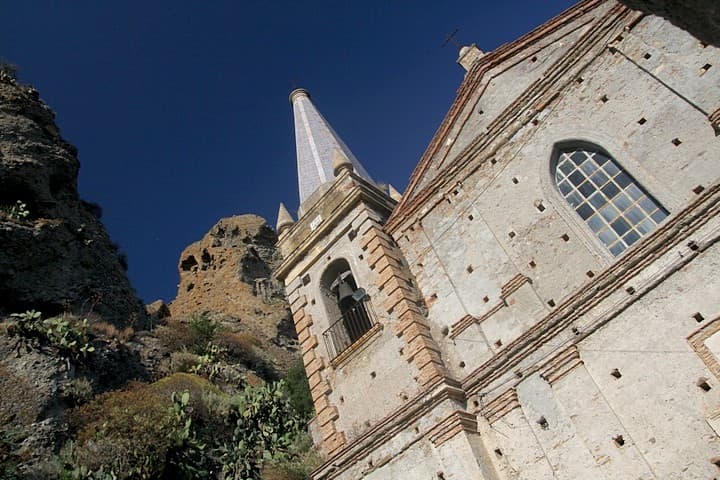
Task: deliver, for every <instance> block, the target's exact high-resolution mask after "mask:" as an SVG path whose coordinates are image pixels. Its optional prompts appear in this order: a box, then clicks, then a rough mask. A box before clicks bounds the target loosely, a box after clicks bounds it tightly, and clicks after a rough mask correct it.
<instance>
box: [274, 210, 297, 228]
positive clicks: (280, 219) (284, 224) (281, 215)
mask: <svg viewBox="0 0 720 480" xmlns="http://www.w3.org/2000/svg"><path fill="white" fill-rule="evenodd" d="M294 223H295V221H294V220H293V219H292V216H290V212H288V210H287V208H285V204H284V203H280V208H279V209H278V216H277V225H276V227H275V229H276V230H277V232H278V235H281V234H282V233H283V232H284V231H285V230H287V229H288V228H290V227H292V226H293V224H294Z"/></svg>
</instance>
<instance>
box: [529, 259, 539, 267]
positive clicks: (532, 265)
mask: <svg viewBox="0 0 720 480" xmlns="http://www.w3.org/2000/svg"><path fill="white" fill-rule="evenodd" d="M528 266H529V267H530V268H535V267H536V266H537V265H536V264H535V260H530V262H529V263H528Z"/></svg>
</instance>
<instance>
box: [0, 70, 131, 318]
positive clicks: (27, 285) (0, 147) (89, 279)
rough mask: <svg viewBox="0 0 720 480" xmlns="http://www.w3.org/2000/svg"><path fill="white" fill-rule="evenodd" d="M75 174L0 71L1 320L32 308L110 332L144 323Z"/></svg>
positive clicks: (34, 103)
mask: <svg viewBox="0 0 720 480" xmlns="http://www.w3.org/2000/svg"><path fill="white" fill-rule="evenodd" d="M79 167H80V164H79V162H78V160H77V151H76V149H75V147H73V146H72V145H70V144H69V143H67V142H66V141H65V140H63V139H62V137H61V136H60V134H59V131H58V128H57V126H56V125H55V122H54V113H53V112H52V111H51V110H50V108H48V107H47V105H45V104H44V103H43V102H42V101H41V100H40V98H39V95H38V92H37V91H36V90H34V89H33V88H31V87H27V86H22V85H19V84H18V83H17V82H16V81H15V80H14V78H13V77H12V75H10V74H8V73H7V72H5V71H0V245H2V250H1V251H0V317H2V316H3V314H9V313H12V312H20V311H24V310H27V309H36V310H41V311H42V312H43V314H45V315H55V314H59V313H61V312H63V311H69V312H73V313H77V314H79V315H86V314H87V313H88V312H89V311H91V310H92V311H93V312H95V313H97V314H99V315H101V316H102V317H103V319H104V320H105V321H107V322H111V323H113V324H115V325H117V326H125V325H128V324H131V323H136V322H141V321H142V320H143V319H144V310H143V308H142V305H141V304H140V302H139V301H138V299H137V297H136V295H135V292H134V290H133V288H132V287H131V286H130V283H129V282H128V279H127V276H126V275H125V271H124V268H123V263H124V258H122V256H121V255H119V254H118V251H117V246H115V245H114V244H113V243H112V242H111V241H110V239H109V238H108V235H107V233H106V231H105V229H104V227H103V225H102V224H101V223H100V221H99V217H100V214H101V211H100V208H99V207H98V206H96V205H92V204H89V203H86V202H84V201H82V200H81V199H80V198H79V196H78V192H77V174H78V169H79ZM13 209H14V210H13Z"/></svg>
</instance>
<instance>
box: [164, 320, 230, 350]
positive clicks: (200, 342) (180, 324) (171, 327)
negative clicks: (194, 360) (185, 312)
mask: <svg viewBox="0 0 720 480" xmlns="http://www.w3.org/2000/svg"><path fill="white" fill-rule="evenodd" d="M218 328H219V325H218V324H217V323H216V322H213V321H211V320H209V319H208V318H207V316H204V315H197V316H194V317H192V318H191V319H190V320H189V321H187V322H184V321H182V320H179V319H174V318H170V319H169V320H168V322H167V324H165V325H162V326H159V327H157V328H156V329H155V335H156V336H157V338H158V339H159V340H160V342H161V343H162V344H163V346H164V347H165V348H166V349H167V350H168V351H169V352H179V351H181V350H187V351H189V352H192V353H195V354H198V355H202V354H204V353H205V350H206V348H207V345H208V343H209V342H210V341H211V340H212V338H213V335H214V334H215V332H216V331H217V329H218Z"/></svg>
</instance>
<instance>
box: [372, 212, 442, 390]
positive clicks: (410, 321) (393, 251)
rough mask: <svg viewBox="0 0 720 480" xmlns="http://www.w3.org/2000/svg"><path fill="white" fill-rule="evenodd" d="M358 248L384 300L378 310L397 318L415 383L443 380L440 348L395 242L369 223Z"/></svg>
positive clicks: (423, 384)
mask: <svg viewBox="0 0 720 480" xmlns="http://www.w3.org/2000/svg"><path fill="white" fill-rule="evenodd" d="M360 246H361V248H362V249H363V250H364V251H365V252H367V261H368V264H369V265H370V269H371V270H374V271H375V273H376V274H377V277H376V281H375V284H376V286H377V287H378V289H379V290H380V293H381V295H382V296H383V297H384V298H383V299H382V302H381V305H382V308H383V309H384V310H385V311H386V312H387V313H389V314H392V313H394V314H396V315H397V317H398V319H399V322H398V324H397V325H396V326H395V334H396V335H397V336H398V337H401V338H403V339H404V340H405V342H406V344H407V346H408V348H407V349H406V351H407V355H406V357H405V358H406V360H407V361H408V362H413V363H414V364H415V366H416V367H417V368H418V370H419V374H418V377H417V381H418V383H419V384H420V385H421V386H422V387H426V386H427V385H430V384H432V383H433V382H435V381H437V380H438V379H440V378H444V377H446V376H447V374H448V373H447V370H446V368H445V364H444V363H443V361H442V358H441V355H440V348H439V347H438V345H437V344H436V343H435V340H434V339H433V338H432V335H431V334H430V327H429V325H428V323H427V319H426V318H425V316H424V315H423V314H422V313H421V312H422V310H421V308H420V307H419V305H421V299H420V298H419V295H418V293H417V290H416V289H415V288H414V287H413V286H412V285H413V282H412V281H411V280H412V275H411V274H410V270H409V269H408V268H407V266H406V265H405V262H404V260H403V258H404V256H403V254H402V252H401V251H400V248H399V247H398V246H397V244H396V243H395V240H394V239H393V238H392V237H391V236H390V235H388V234H387V233H385V232H384V231H383V230H382V227H381V226H380V225H379V224H377V223H375V222H371V225H369V227H368V228H367V229H366V230H365V231H364V233H363V236H362V238H361V240H360Z"/></svg>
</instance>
